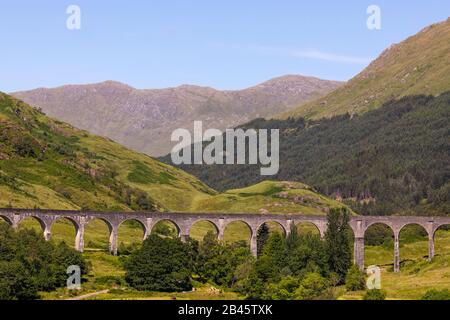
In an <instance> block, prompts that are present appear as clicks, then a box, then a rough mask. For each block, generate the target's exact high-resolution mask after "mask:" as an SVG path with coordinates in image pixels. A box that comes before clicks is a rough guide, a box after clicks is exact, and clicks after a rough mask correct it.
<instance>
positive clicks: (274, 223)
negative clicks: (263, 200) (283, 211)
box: [256, 220, 289, 237]
mask: <svg viewBox="0 0 450 320" xmlns="http://www.w3.org/2000/svg"><path fill="white" fill-rule="evenodd" d="M264 224H266V225H268V226H269V231H271V232H273V231H272V230H270V229H271V228H272V229H273V228H276V227H279V228H280V229H281V231H282V236H285V237H286V236H287V234H288V232H289V230H287V229H286V226H285V225H283V223H281V222H280V221H277V220H267V221H263V222H261V223H260V224H259V225H258V227H257V228H256V233H258V231H259V229H261V227H262V226H263V225H264Z"/></svg>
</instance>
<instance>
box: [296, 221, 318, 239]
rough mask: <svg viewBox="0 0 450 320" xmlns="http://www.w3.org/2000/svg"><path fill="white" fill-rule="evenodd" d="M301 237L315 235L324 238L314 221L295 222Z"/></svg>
mask: <svg viewBox="0 0 450 320" xmlns="http://www.w3.org/2000/svg"><path fill="white" fill-rule="evenodd" d="M294 224H295V227H296V228H297V233H298V234H299V235H306V234H313V235H318V236H320V237H322V236H323V235H322V232H321V230H320V227H319V226H318V225H317V224H316V223H314V222H312V221H296V222H294Z"/></svg>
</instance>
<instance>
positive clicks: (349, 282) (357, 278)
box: [345, 265, 366, 291]
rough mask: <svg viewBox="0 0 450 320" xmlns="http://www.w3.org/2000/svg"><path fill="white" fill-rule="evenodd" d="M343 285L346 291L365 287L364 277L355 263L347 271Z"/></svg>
mask: <svg viewBox="0 0 450 320" xmlns="http://www.w3.org/2000/svg"><path fill="white" fill-rule="evenodd" d="M345 287H346V288H347V290H348V291H358V290H364V289H365V287H366V277H365V275H364V273H363V272H361V271H360V270H359V268H358V267H357V266H356V265H354V266H352V267H351V268H350V270H349V271H348V274H347V277H346V278H345Z"/></svg>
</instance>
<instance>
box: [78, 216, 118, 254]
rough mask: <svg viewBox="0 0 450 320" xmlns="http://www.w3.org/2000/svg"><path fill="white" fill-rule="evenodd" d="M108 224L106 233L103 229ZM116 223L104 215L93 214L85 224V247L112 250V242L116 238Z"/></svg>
mask: <svg viewBox="0 0 450 320" xmlns="http://www.w3.org/2000/svg"><path fill="white" fill-rule="evenodd" d="M104 226H106V234H102V233H103V232H102V231H101V230H102V229H104ZM113 236H114V225H113V224H112V223H111V222H110V221H109V220H108V219H105V218H103V217H99V216H92V217H89V218H88V219H86V223H85V225H84V238H85V239H84V243H85V248H88V249H90V250H107V249H109V251H111V242H112V241H113V240H114V239H113Z"/></svg>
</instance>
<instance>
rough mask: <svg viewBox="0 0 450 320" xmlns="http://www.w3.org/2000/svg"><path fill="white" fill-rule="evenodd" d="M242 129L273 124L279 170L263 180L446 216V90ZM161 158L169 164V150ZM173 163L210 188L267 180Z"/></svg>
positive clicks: (369, 206)
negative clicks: (356, 111) (362, 108)
mask: <svg viewBox="0 0 450 320" xmlns="http://www.w3.org/2000/svg"><path fill="white" fill-rule="evenodd" d="M449 89H450V88H449ZM243 127H244V128H252V129H260V128H265V129H272V128H278V129H280V160H279V163H280V170H279V173H278V174H277V175H276V176H273V177H271V179H277V180H281V181H282V180H296V181H304V182H305V183H307V184H308V185H310V186H312V187H313V188H315V189H317V190H318V191H319V192H321V193H322V194H325V195H327V196H329V197H331V198H334V199H336V200H339V201H341V202H343V203H346V204H347V205H349V206H351V207H352V208H353V209H354V210H356V211H357V212H359V213H362V214H370V215H388V214H398V213H414V214H426V215H441V214H450V91H449V92H447V93H443V94H442V95H440V96H438V97H433V96H408V97H404V98H401V99H400V100H397V101H391V102H389V103H386V104H385V105H384V106H383V107H381V108H379V109H376V110H373V111H369V112H367V113H365V114H362V115H354V116H350V115H342V116H336V117H333V118H331V119H326V118H324V119H321V120H317V121H311V120H310V121H306V120H305V119H303V118H298V119H292V118H291V119H289V120H264V119H258V120H254V121H252V122H251V123H248V124H246V125H245V126H243ZM224 139H225V140H226V137H224ZM162 160H164V161H166V162H168V163H170V155H169V156H167V157H166V158H163V159H162ZM180 168H182V169H183V170H185V171H187V172H190V173H192V174H193V175H195V176H197V177H198V178H200V179H201V180H202V181H204V182H205V183H207V184H208V185H210V186H211V187H214V188H217V189H218V190H225V189H229V188H240V187H243V186H246V185H249V184H254V183H258V182H260V181H262V180H263V179H267V177H265V176H261V174H260V166H259V165H255V166H252V165H182V166H180Z"/></svg>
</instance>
